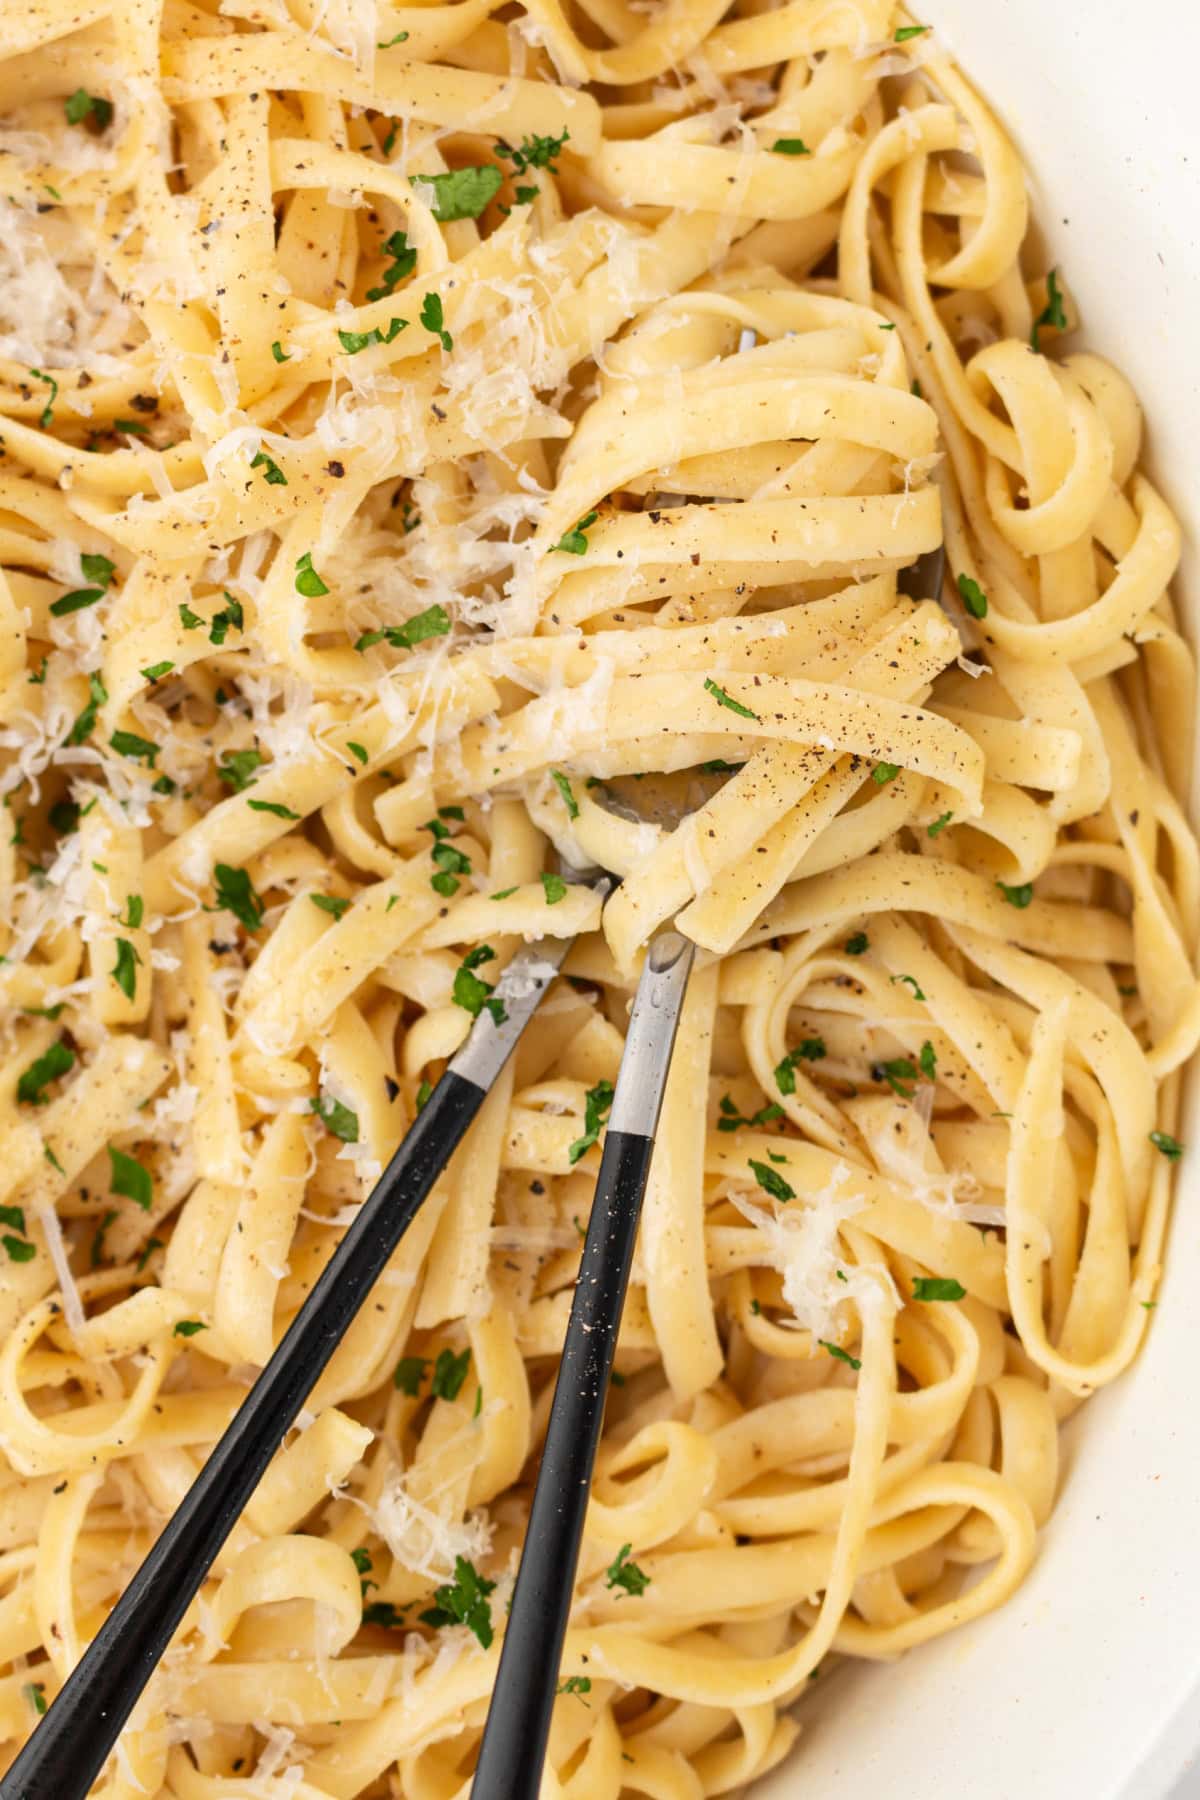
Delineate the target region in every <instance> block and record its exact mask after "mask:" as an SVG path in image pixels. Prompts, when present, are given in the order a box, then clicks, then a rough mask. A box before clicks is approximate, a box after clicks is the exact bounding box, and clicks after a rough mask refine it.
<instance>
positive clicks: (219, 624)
mask: <svg viewBox="0 0 1200 1800" xmlns="http://www.w3.org/2000/svg"><path fill="white" fill-rule="evenodd" d="M225 600H226V602H227V604H226V605H225V606H223V607H222V608H221V610H220V612H218V613H214V614H213V621H212V625H211V626H210V628H209V633H208V641H209V643H210V644H223V643H224V642H225V638H226V636H227V634H228V633H229V631H230V630H231V629H232V630H234V631H241V630H242V629H243V628H244V626H245V623H246V618H245V614H244V613H243V611H242V603H241V601H240V600H235V599H234V597H233V595H232V594H226V595H225Z"/></svg>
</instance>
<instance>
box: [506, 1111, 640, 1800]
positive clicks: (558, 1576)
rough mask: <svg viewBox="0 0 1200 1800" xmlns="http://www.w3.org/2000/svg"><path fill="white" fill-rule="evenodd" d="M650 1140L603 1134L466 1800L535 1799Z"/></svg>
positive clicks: (626, 1283) (617, 1132) (626, 1281)
mask: <svg viewBox="0 0 1200 1800" xmlns="http://www.w3.org/2000/svg"><path fill="white" fill-rule="evenodd" d="M653 1153H654V1141H653V1139H652V1138H646V1137H631V1136H628V1135H627V1134H626V1133H624V1132H620V1131H610V1132H609V1133H608V1138H607V1140H606V1142H605V1146H604V1157H603V1161H602V1162H601V1165H600V1177H599V1180H598V1181H597V1183H596V1197H595V1199H594V1200H593V1202H592V1222H591V1227H590V1229H589V1231H588V1235H587V1242H586V1244H585V1245H584V1251H583V1258H582V1261H581V1263H580V1266H579V1283H578V1285H577V1287H576V1289H575V1300H574V1304H573V1305H572V1307H571V1321H570V1324H569V1325H568V1327H567V1336H566V1341H565V1343H564V1345H563V1355H562V1362H561V1364H560V1366H559V1372H558V1382H557V1385H556V1387H555V1389H554V1405H553V1408H552V1410H551V1414H550V1425H549V1429H548V1430H547V1433H546V1447H545V1449H544V1450H543V1452H542V1463H541V1468H540V1469H539V1471H538V1480H537V1489H536V1491H535V1493H534V1498H533V1507H532V1510H531V1512H530V1515H529V1528H528V1530H527V1531H526V1533H525V1549H524V1553H523V1555H522V1559H521V1568H520V1572H519V1574H518V1576H517V1585H516V1589H515V1591H514V1594H513V1604H512V1612H511V1614H510V1615H509V1620H508V1625H507V1627H506V1629H505V1633H504V1646H503V1649H502V1651H501V1655H500V1668H499V1671H498V1673H497V1676H496V1686H495V1690H494V1691H493V1694H492V1703H491V1709H490V1711H489V1712H488V1717H487V1724H486V1726H485V1728H484V1734H483V1743H482V1745H481V1747H480V1751H479V1766H478V1768H477V1770H476V1772H475V1782H474V1786H473V1787H472V1789H471V1795H472V1800H537V1794H538V1790H539V1788H540V1787H541V1781H542V1761H543V1759H544V1757H545V1753H546V1739H547V1736H548V1735H549V1731H550V1714H551V1710H552V1708H553V1706H554V1693H555V1687H556V1684H557V1677H558V1665H559V1659H560V1657H561V1655H562V1645H563V1638H564V1636H565V1634H566V1629H567V1615H568V1612H569V1610H570V1605H571V1595H572V1590H573V1588H574V1584H575V1583H574V1578H575V1565H576V1563H577V1562H578V1560H579V1544H580V1540H581V1538H582V1536H583V1525H584V1520H585V1518H586V1516H587V1508H588V1494H589V1492H590V1489H591V1478H592V1464H593V1463H594V1462H595V1460H596V1446H597V1444H598V1443H599V1441H600V1429H601V1426H602V1425H603V1423H604V1405H605V1400H606V1399H607V1396H608V1382H609V1376H610V1374H611V1372H612V1362H613V1353H614V1351H615V1350H616V1344H617V1330H618V1326H619V1323H620V1318H621V1312H622V1310H623V1307H624V1304H625V1290H626V1288H627V1287H628V1285H629V1269H630V1265H631V1263H632V1261H633V1246H634V1240H635V1239H636V1237H637V1227H638V1219H639V1218H640V1216H641V1210H642V1196H643V1195H644V1193H645V1191H646V1180H647V1177H648V1175H649V1172H650V1158H651V1156H652V1155H653Z"/></svg>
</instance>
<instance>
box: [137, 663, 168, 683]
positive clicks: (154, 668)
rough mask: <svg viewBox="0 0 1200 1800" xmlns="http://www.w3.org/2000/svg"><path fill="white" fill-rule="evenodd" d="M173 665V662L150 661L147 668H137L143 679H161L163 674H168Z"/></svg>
mask: <svg viewBox="0 0 1200 1800" xmlns="http://www.w3.org/2000/svg"><path fill="white" fill-rule="evenodd" d="M174 667H175V664H174V663H173V662H156V663H151V664H150V666H149V668H147V669H141V670H139V673H140V675H141V676H142V679H143V680H144V681H161V680H162V678H163V676H164V675H169V674H170V673H171V670H172V669H173V668H174Z"/></svg>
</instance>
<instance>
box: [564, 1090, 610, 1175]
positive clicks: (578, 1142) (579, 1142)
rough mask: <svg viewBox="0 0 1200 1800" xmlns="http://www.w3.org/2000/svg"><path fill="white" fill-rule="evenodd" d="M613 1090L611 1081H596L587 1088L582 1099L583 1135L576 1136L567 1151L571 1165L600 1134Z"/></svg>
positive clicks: (584, 1153) (586, 1150)
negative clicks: (593, 1085)
mask: <svg viewBox="0 0 1200 1800" xmlns="http://www.w3.org/2000/svg"><path fill="white" fill-rule="evenodd" d="M614 1092H615V1090H614V1088H613V1084H612V1082H611V1081H598V1082H597V1083H596V1085H595V1087H591V1088H589V1089H588V1091H587V1093H586V1095H585V1096H584V1101H583V1136H582V1137H577V1138H576V1139H575V1141H574V1143H573V1144H572V1145H571V1147H570V1149H569V1150H568V1151H567V1160H568V1162H570V1163H571V1164H572V1166H573V1165H574V1164H575V1163H577V1162H578V1161H579V1159H580V1157H581V1156H586V1155H587V1153H588V1151H589V1150H590V1149H591V1147H592V1145H593V1144H594V1143H595V1142H596V1141H597V1139H598V1138H599V1136H600V1128H601V1126H602V1125H603V1124H604V1121H605V1119H606V1118H607V1117H608V1113H609V1109H610V1107H611V1106H612V1103H613V1094H614Z"/></svg>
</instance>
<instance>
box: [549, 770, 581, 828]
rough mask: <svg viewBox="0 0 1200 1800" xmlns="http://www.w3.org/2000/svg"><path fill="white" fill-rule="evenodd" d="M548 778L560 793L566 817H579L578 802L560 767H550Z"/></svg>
mask: <svg viewBox="0 0 1200 1800" xmlns="http://www.w3.org/2000/svg"><path fill="white" fill-rule="evenodd" d="M550 779H551V781H552V782H553V783H554V785H555V787H556V788H557V789H558V791H559V793H560V794H561V795H562V803H563V805H564V806H565V807H566V809H567V817H568V818H569V819H577V818H578V817H579V802H578V800H576V798H575V795H574V794H573V793H572V791H571V784H570V782H569V781H568V780H567V778H566V776H565V775H564V774H563V773H562V771H561V769H551V771H550Z"/></svg>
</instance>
